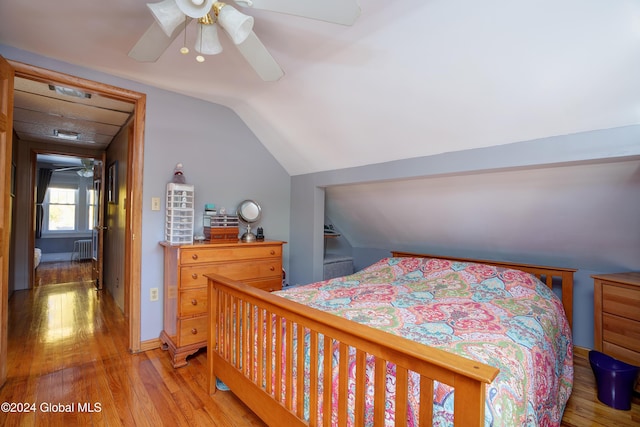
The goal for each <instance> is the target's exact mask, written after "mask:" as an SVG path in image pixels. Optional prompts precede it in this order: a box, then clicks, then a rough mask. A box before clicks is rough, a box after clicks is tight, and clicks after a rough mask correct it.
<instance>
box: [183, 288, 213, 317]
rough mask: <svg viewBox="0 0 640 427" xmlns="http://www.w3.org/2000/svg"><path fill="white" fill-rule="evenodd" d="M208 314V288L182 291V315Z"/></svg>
mask: <svg viewBox="0 0 640 427" xmlns="http://www.w3.org/2000/svg"><path fill="white" fill-rule="evenodd" d="M199 314H204V315H206V314H207V288H199V289H192V290H188V291H182V292H180V316H181V317H186V316H196V315H199Z"/></svg>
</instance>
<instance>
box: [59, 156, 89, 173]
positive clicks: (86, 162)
mask: <svg viewBox="0 0 640 427" xmlns="http://www.w3.org/2000/svg"><path fill="white" fill-rule="evenodd" d="M80 161H81V162H82V166H67V167H62V168H59V169H54V172H63V171H76V173H77V174H78V175H80V176H82V177H84V178H90V177H92V176H93V160H92V159H80ZM63 166H64V165H63Z"/></svg>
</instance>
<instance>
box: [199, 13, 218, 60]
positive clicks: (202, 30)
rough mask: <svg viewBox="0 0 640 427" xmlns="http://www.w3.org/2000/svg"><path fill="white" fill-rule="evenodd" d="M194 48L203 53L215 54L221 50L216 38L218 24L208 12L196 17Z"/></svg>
mask: <svg viewBox="0 0 640 427" xmlns="http://www.w3.org/2000/svg"><path fill="white" fill-rule="evenodd" d="M207 18H208V19H207ZM195 50H196V52H198V53H201V54H203V55H217V54H219V53H220V52H222V45H221V44H220V40H219V39H218V26H217V25H216V24H215V23H214V22H213V19H211V16H210V15H208V14H207V15H205V17H204V18H200V19H198V32H197V36H196V45H195Z"/></svg>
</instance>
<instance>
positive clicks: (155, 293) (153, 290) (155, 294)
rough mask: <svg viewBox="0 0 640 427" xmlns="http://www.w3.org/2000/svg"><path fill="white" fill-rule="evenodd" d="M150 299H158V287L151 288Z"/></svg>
mask: <svg viewBox="0 0 640 427" xmlns="http://www.w3.org/2000/svg"><path fill="white" fill-rule="evenodd" d="M149 300H151V301H158V288H151V289H150V290H149Z"/></svg>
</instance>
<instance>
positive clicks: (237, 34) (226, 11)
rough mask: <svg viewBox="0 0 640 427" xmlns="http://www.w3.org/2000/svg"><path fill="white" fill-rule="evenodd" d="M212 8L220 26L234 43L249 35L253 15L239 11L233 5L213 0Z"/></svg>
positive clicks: (243, 39)
mask: <svg viewBox="0 0 640 427" xmlns="http://www.w3.org/2000/svg"><path fill="white" fill-rule="evenodd" d="M213 10H214V12H215V14H216V17H217V18H218V22H219V23H220V25H221V26H222V28H223V29H224V30H225V31H226V32H227V34H229V37H231V40H232V41H233V43H235V44H240V43H242V42H243V41H245V40H246V39H247V37H249V34H251V31H252V30H253V16H248V15H245V14H244V13H241V12H239V11H238V10H237V9H236V8H234V7H233V6H229V5H228V4H225V3H222V2H215V3H214V4H213Z"/></svg>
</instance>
